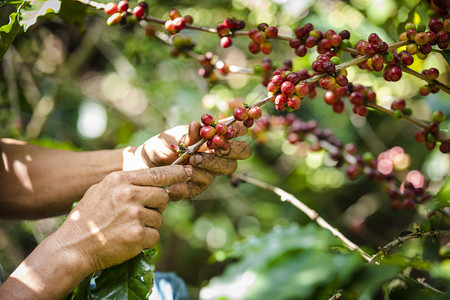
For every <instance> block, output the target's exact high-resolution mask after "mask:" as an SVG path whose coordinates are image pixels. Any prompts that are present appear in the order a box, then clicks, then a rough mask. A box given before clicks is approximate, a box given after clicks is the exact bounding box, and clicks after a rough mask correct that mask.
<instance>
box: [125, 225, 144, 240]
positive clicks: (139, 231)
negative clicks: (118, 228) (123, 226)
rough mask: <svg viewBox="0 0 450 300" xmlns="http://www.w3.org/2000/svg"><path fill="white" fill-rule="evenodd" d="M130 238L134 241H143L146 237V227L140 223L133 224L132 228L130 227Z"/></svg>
mask: <svg viewBox="0 0 450 300" xmlns="http://www.w3.org/2000/svg"><path fill="white" fill-rule="evenodd" d="M128 238H129V239H130V242H132V243H136V242H139V241H142V240H143V239H144V238H145V230H144V227H143V226H141V225H140V224H139V225H136V226H133V227H132V229H130V232H129V234H128Z"/></svg>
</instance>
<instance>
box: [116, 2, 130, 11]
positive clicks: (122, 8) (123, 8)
mask: <svg viewBox="0 0 450 300" xmlns="http://www.w3.org/2000/svg"><path fill="white" fill-rule="evenodd" d="M128 7H129V5H128V1H126V0H122V1H120V2H119V4H118V5H117V9H118V10H119V11H127V10H128Z"/></svg>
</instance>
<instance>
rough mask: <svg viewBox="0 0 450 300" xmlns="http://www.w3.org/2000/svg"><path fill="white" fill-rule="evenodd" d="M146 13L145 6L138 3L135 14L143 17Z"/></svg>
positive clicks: (139, 17)
mask: <svg viewBox="0 0 450 300" xmlns="http://www.w3.org/2000/svg"><path fill="white" fill-rule="evenodd" d="M141 3H143V2H141ZM144 13H145V10H144V7H142V6H141V5H138V6H136V7H135V8H133V15H134V16H135V17H136V18H137V19H141V18H142V17H143V16H144Z"/></svg>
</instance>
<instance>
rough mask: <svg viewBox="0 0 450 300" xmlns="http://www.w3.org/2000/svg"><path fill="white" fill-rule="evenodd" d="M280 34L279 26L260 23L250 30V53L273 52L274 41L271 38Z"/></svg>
mask: <svg viewBox="0 0 450 300" xmlns="http://www.w3.org/2000/svg"><path fill="white" fill-rule="evenodd" d="M277 36H278V28H277V27H275V26H269V25H268V24H267V23H260V24H259V25H258V26H257V28H252V29H250V30H249V31H248V37H249V38H250V39H251V41H250V43H249V44H248V50H249V51H250V53H253V54H258V53H259V52H262V53H263V54H269V53H270V52H272V47H273V46H272V42H271V41H269V39H273V38H276V37H277Z"/></svg>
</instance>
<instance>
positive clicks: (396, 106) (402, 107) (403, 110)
mask: <svg viewBox="0 0 450 300" xmlns="http://www.w3.org/2000/svg"><path fill="white" fill-rule="evenodd" d="M391 109H392V111H393V112H392V118H393V119H394V120H395V121H398V120H400V119H401V118H402V117H403V116H404V115H407V116H410V115H411V114H412V110H411V108H409V107H406V101H405V99H397V100H394V101H392V103H391Z"/></svg>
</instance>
